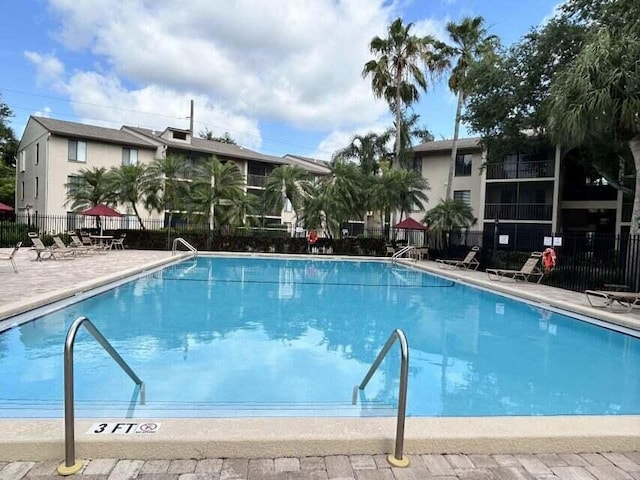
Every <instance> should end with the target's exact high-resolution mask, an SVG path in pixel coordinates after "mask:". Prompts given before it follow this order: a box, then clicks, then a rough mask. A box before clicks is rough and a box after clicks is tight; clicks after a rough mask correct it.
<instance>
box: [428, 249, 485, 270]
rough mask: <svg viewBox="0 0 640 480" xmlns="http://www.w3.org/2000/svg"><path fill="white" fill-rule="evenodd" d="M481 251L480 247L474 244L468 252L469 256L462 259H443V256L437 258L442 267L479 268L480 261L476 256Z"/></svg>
mask: <svg viewBox="0 0 640 480" xmlns="http://www.w3.org/2000/svg"><path fill="white" fill-rule="evenodd" d="M479 251H480V247H479V246H477V245H474V246H473V247H471V250H469V253H467V256H466V257H464V258H463V259H462V260H443V259H442V258H437V259H436V263H437V264H438V265H439V266H441V267H449V268H468V269H473V270H477V269H478V267H479V266H480V262H479V261H478V259H477V258H476V255H477V253H478V252H479Z"/></svg>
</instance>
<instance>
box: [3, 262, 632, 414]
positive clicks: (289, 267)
mask: <svg viewBox="0 0 640 480" xmlns="http://www.w3.org/2000/svg"><path fill="white" fill-rule="evenodd" d="M81 315H85V316H88V317H89V318H90V319H91V320H92V321H93V322H94V323H95V324H96V326H97V327H98V328H99V329H100V330H101V332H102V333H103V334H104V335H105V336H106V337H107V338H108V339H109V341H110V342H111V343H112V344H113V345H114V347H115V348H116V349H117V350H118V352H119V353H120V354H121V355H122V356H123V357H124V358H125V359H126V360H127V362H128V363H129V364H130V365H131V366H132V367H133V368H134V370H135V371H136V373H138V374H139V376H140V377H141V378H142V379H143V381H144V382H145V384H146V385H147V399H148V402H147V405H146V406H145V407H139V406H138V407H136V408H135V410H133V408H132V405H131V398H130V395H131V393H130V392H131V388H132V385H131V383H130V379H129V378H128V377H126V375H124V374H123V373H122V372H121V371H120V370H119V368H118V366H117V365H115V364H114V362H113V361H111V359H110V358H109V357H108V355H107V354H106V352H104V350H102V349H101V348H100V347H99V346H98V345H97V344H96V343H95V341H94V340H93V339H92V338H91V337H90V336H89V335H88V334H86V333H83V332H80V333H79V335H78V339H77V344H76V353H75V357H76V360H77V362H76V381H77V387H76V396H77V398H78V400H79V408H80V413H79V414H80V415H82V412H86V415H91V413H93V414H95V412H96V411H106V412H114V410H109V409H110V408H116V407H117V408H116V410H117V409H118V408H120V409H121V410H117V414H121V415H127V414H128V415H134V416H135V415H138V416H144V415H145V414H150V413H149V412H153V413H158V412H160V414H167V415H172V416H183V415H195V416H202V415H203V412H202V410H203V409H204V410H206V411H207V412H209V413H208V414H211V415H242V414H248V413H247V412H249V413H250V414H258V415H260V414H269V415H278V414H286V413H287V412H289V414H291V412H295V414H306V412H310V413H312V414H327V415H387V414H390V413H389V412H390V411H393V408H391V407H394V406H395V405H396V404H397V396H398V382H399V369H400V364H399V353H398V351H397V346H394V347H393V350H392V351H391V352H390V354H389V355H388V356H387V359H386V360H385V361H384V362H383V364H382V365H381V367H380V369H379V370H378V372H377V373H376V374H375V375H374V377H373V379H372V381H371V383H370V384H369V385H368V386H367V389H366V392H364V393H363V394H362V397H361V400H363V401H362V402H361V403H359V404H358V406H357V407H352V406H351V398H350V397H351V393H352V389H353V386H354V385H356V384H357V383H359V382H360V381H361V380H362V377H363V375H364V374H365V373H366V371H367V370H368V368H369V366H370V365H371V363H372V362H373V361H374V359H375V357H376V355H377V354H378V352H379V351H380V349H381V348H382V346H383V345H384V342H385V341H386V340H387V338H388V336H389V335H390V333H391V332H392V331H393V330H394V329H395V328H402V329H403V330H404V331H405V333H406V335H407V338H408V341H409V347H410V358H411V362H410V370H409V396H408V414H409V415H456V416H460V415H462V416H464V415H540V414H577V413H586V414H596V413H598V414H602V413H606V414H623V413H627V414H628V413H640V386H639V383H638V378H640V375H638V373H640V372H638V368H639V367H638V365H640V340H638V339H635V338H632V337H628V336H625V335H621V334H617V333H615V332H611V331H608V330H604V329H600V328H597V327H594V326H592V325H588V324H586V323H583V322H579V321H576V320H572V319H570V318H567V317H564V316H562V315H558V314H553V313H551V312H549V311H547V310H544V309H540V308H534V307H531V306H528V305H526V304H522V303H517V302H513V301H511V300H509V299H506V298H503V297H498V296H495V295H491V294H488V293H486V292H482V291H478V290H474V289H472V288H468V287H465V286H462V285H458V284H454V283H452V282H450V281H448V280H444V279H440V278H438V277H434V276H431V275H427V274H424V273H421V272H417V271H413V270H410V269H407V268H404V267H398V266H391V265H389V264H386V263H380V262H334V261H328V260H314V261H305V260H284V261H280V260H272V259H258V258H251V259H247V258H244V259H233V258H228V259H206V258H199V259H197V261H192V262H185V263H182V264H180V265H175V266H171V267H169V268H166V269H164V270H162V271H160V272H156V273H154V274H152V275H149V276H147V277H144V278H141V279H139V280H136V281H134V282H131V283H130V284H127V285H123V286H121V287H119V288H116V289H114V290H112V291H109V292H105V293H103V294H101V295H98V296H96V297H93V298H91V299H88V300H85V301H83V302H82V303H79V304H76V305H73V306H70V307H68V308H65V309H63V310H60V311H58V312H56V313H54V314H52V315H48V316H47V317H45V318H42V319H39V320H37V321H34V322H30V323H28V324H25V325H22V326H21V327H19V328H14V329H12V330H10V331H8V332H5V333H4V334H2V335H0V368H2V371H3V372H9V373H8V374H7V375H8V378H9V380H10V381H9V382H3V383H2V384H1V385H0V399H2V404H3V406H4V407H1V408H0V416H2V415H4V416H12V415H13V416H22V415H23V414H25V413H24V412H25V411H32V410H33V411H37V412H39V413H38V414H39V415H45V416H47V414H46V412H47V411H49V412H50V413H49V414H50V415H51V416H61V407H60V401H61V400H62V346H63V343H64V337H65V334H66V330H67V329H68V327H69V325H70V324H71V322H72V321H73V320H74V319H75V318H77V317H78V316H81ZM596 355H597V361H594V356H596ZM586 366H588V368H587V367H586ZM25 408H32V410H25ZM92 409H93V410H92ZM96 409H97V410H96ZM101 409H102V410H101ZM43 411H44V412H45V413H42V412H43ZM16 412H17V413H16ZM163 412H164V413H163ZM204 414H206V413H204ZM391 414H393V412H392V413H391Z"/></svg>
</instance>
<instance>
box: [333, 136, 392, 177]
mask: <svg viewBox="0 0 640 480" xmlns="http://www.w3.org/2000/svg"><path fill="white" fill-rule="evenodd" d="M390 134H391V132H390V131H389V130H387V131H386V132H384V133H382V134H377V133H374V132H369V133H367V134H365V135H354V136H353V138H352V139H351V143H349V145H347V146H346V147H344V148H342V149H340V150H338V151H337V152H335V153H334V154H333V158H334V159H336V158H343V159H347V160H356V161H357V162H358V164H359V165H360V169H361V170H362V172H363V173H364V174H365V175H375V174H377V173H378V170H379V169H380V161H381V160H385V159H388V158H389V152H388V150H387V143H388V142H389V136H390Z"/></svg>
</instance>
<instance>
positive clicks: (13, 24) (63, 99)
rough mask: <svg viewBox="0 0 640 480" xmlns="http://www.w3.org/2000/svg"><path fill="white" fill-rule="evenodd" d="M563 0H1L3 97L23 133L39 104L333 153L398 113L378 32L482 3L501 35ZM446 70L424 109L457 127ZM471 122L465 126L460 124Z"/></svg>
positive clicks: (428, 116) (432, 120)
mask: <svg viewBox="0 0 640 480" xmlns="http://www.w3.org/2000/svg"><path fill="white" fill-rule="evenodd" d="M558 2H559V0H188V1H184V2H176V1H175V0H171V1H170V0H0V98H1V100H2V101H3V102H4V103H6V104H7V105H8V106H9V107H10V108H11V109H12V110H13V112H14V117H13V118H12V119H11V120H10V126H11V127H12V128H13V129H14V132H15V134H16V136H17V137H18V138H20V137H21V135H22V132H23V130H24V127H25V125H26V123H27V120H28V118H29V116H30V115H40V116H48V117H51V118H56V119H60V120H67V121H73V122H80V123H89V124H93V125H100V126H104V127H110V128H120V127H121V126H122V125H133V126H140V127H146V128H151V129H154V130H164V129H165V128H166V127H167V126H172V127H177V128H188V127H189V119H188V117H189V103H190V100H194V132H195V133H196V134H197V133H199V132H201V131H204V130H205V129H209V130H211V131H213V133H214V134H215V135H222V134H224V132H229V134H230V135H231V137H232V138H234V139H235V140H236V141H237V142H238V143H239V144H240V145H243V146H245V147H247V148H250V149H253V150H257V151H260V152H262V153H265V154H268V155H275V156H283V155H285V154H287V153H290V154H297V155H303V156H310V157H314V158H322V159H330V158H331V155H332V154H333V153H334V152H335V151H336V150H337V149H340V148H343V147H345V146H346V145H348V144H349V142H350V140H351V138H352V137H353V135H355V134H365V133H367V132H370V131H375V132H381V131H383V130H384V129H385V128H387V127H389V126H391V125H392V118H391V115H390V113H389V109H388V106H387V104H386V103H385V102H384V101H383V100H380V99H376V98H375V97H374V96H373V94H372V92H371V82H370V79H369V78H363V77H362V68H363V66H364V64H365V63H366V62H367V61H368V60H370V59H372V56H371V53H370V52H369V42H370V41H371V39H372V38H373V37H374V36H376V35H377V36H380V37H384V36H385V35H386V30H387V27H388V25H389V24H390V23H391V22H392V21H393V20H394V19H396V18H398V17H401V18H402V19H403V20H404V22H405V23H408V22H411V23H413V24H414V26H413V28H412V31H413V32H415V34H418V35H425V34H431V35H434V36H436V37H438V38H439V39H441V40H444V41H446V40H447V35H446V30H445V27H446V24H447V23H448V22H451V21H453V22H459V21H460V20H461V19H462V18H464V17H465V16H477V15H481V16H483V17H484V19H485V23H486V27H487V29H488V31H489V33H491V34H494V35H497V36H499V37H500V39H501V41H502V43H503V44H504V45H511V44H512V43H514V42H516V41H518V40H519V39H520V38H521V37H522V36H523V35H524V34H526V33H527V32H528V31H529V30H530V29H531V28H533V27H536V26H538V25H540V24H541V23H543V22H545V21H546V20H547V19H549V18H550V17H551V16H552V15H553V12H554V11H555V8H556V5H557V4H558ZM455 106H456V100H455V97H454V95H453V94H451V93H450V92H449V91H448V89H447V87H446V79H441V80H440V81H436V82H435V83H433V84H430V85H429V89H428V91H427V92H426V93H424V92H423V93H422V94H421V98H420V101H419V102H418V103H417V104H416V105H415V107H414V111H415V112H416V113H418V114H419V115H420V123H421V124H423V125H426V126H427V127H428V128H429V129H430V130H431V132H432V133H433V134H434V135H435V137H436V139H441V138H451V137H452V135H453V124H454V116H455ZM471 135H473V132H469V131H467V129H466V128H465V126H464V125H463V126H462V129H461V136H471Z"/></svg>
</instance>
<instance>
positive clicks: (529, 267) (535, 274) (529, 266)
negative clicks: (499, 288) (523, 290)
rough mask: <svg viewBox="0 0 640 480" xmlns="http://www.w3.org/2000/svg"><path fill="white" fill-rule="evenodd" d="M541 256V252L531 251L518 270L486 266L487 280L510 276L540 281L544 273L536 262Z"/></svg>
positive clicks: (526, 280)
mask: <svg viewBox="0 0 640 480" xmlns="http://www.w3.org/2000/svg"><path fill="white" fill-rule="evenodd" d="M541 258H542V253H540V252H533V253H531V255H530V256H529V259H528V260H527V261H526V262H525V263H524V265H523V266H522V268H521V269H520V270H502V269H498V268H487V270H486V271H487V275H489V280H502V279H503V278H511V279H513V280H523V281H525V282H528V281H529V280H530V279H534V280H536V283H540V281H542V277H544V273H543V272H542V271H541V270H540V269H539V268H538V263H539V262H540V259H541Z"/></svg>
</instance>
